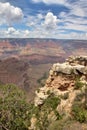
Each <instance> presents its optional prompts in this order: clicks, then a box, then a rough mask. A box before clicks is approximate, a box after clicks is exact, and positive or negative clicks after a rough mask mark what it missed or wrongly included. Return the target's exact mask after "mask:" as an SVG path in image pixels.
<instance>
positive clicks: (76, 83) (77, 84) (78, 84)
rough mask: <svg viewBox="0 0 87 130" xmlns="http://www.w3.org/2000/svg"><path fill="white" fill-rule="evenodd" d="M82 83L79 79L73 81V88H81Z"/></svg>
mask: <svg viewBox="0 0 87 130" xmlns="http://www.w3.org/2000/svg"><path fill="white" fill-rule="evenodd" d="M83 85H84V84H83V83H82V82H81V81H80V80H78V79H77V80H76V82H75V89H81V88H82V87H83Z"/></svg>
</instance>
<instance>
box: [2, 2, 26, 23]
mask: <svg viewBox="0 0 87 130" xmlns="http://www.w3.org/2000/svg"><path fill="white" fill-rule="evenodd" d="M22 18H23V12H22V10H21V9H20V8H18V7H14V6H12V5H11V4H10V3H9V2H7V3H1V2H0V24H3V23H5V24H12V23H14V22H19V21H21V20H22Z"/></svg>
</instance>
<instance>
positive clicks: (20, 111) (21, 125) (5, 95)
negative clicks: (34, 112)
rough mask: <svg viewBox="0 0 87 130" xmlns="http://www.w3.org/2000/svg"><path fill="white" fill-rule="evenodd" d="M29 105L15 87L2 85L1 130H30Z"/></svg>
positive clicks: (22, 93) (0, 97) (0, 92)
mask: <svg viewBox="0 0 87 130" xmlns="http://www.w3.org/2000/svg"><path fill="white" fill-rule="evenodd" d="M28 111H29V104H28V103H27V102H26V100H25V94H24V92H23V91H22V90H20V89H19V88H18V87H16V86H15V85H0V127H1V129H0V130H4V129H7V130H28V125H29V119H30V117H29V115H28Z"/></svg>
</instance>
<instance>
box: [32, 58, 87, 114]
mask: <svg viewBox="0 0 87 130" xmlns="http://www.w3.org/2000/svg"><path fill="white" fill-rule="evenodd" d="M77 80H79V81H78V82H79V83H81V84H82V83H83V87H82V88H81V89H75V87H76V82H77ZM86 84H87V56H81V57H69V59H67V60H66V61H65V62H64V63H56V64H53V66H52V68H51V69H50V71H49V77H48V79H47V81H46V84H45V86H44V87H43V88H40V89H39V91H36V97H35V101H34V102H35V106H39V105H41V104H43V103H44V101H45V100H46V99H47V98H48V97H49V93H54V94H55V96H58V97H61V103H60V105H58V107H57V110H58V112H59V113H61V114H64V113H66V114H70V111H71V107H72V103H73V101H74V100H75V98H76V96H77V95H78V94H80V93H82V92H83V93H84V90H85V87H86ZM66 95H67V98H66ZM64 98H66V99H64Z"/></svg>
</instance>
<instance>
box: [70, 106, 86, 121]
mask: <svg viewBox="0 0 87 130" xmlns="http://www.w3.org/2000/svg"><path fill="white" fill-rule="evenodd" d="M72 112H73V116H74V119H75V120H77V121H79V122H81V123H82V122H85V121H86V111H85V110H84V109H83V108H82V107H81V106H79V105H74V106H73V107H72Z"/></svg>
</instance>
